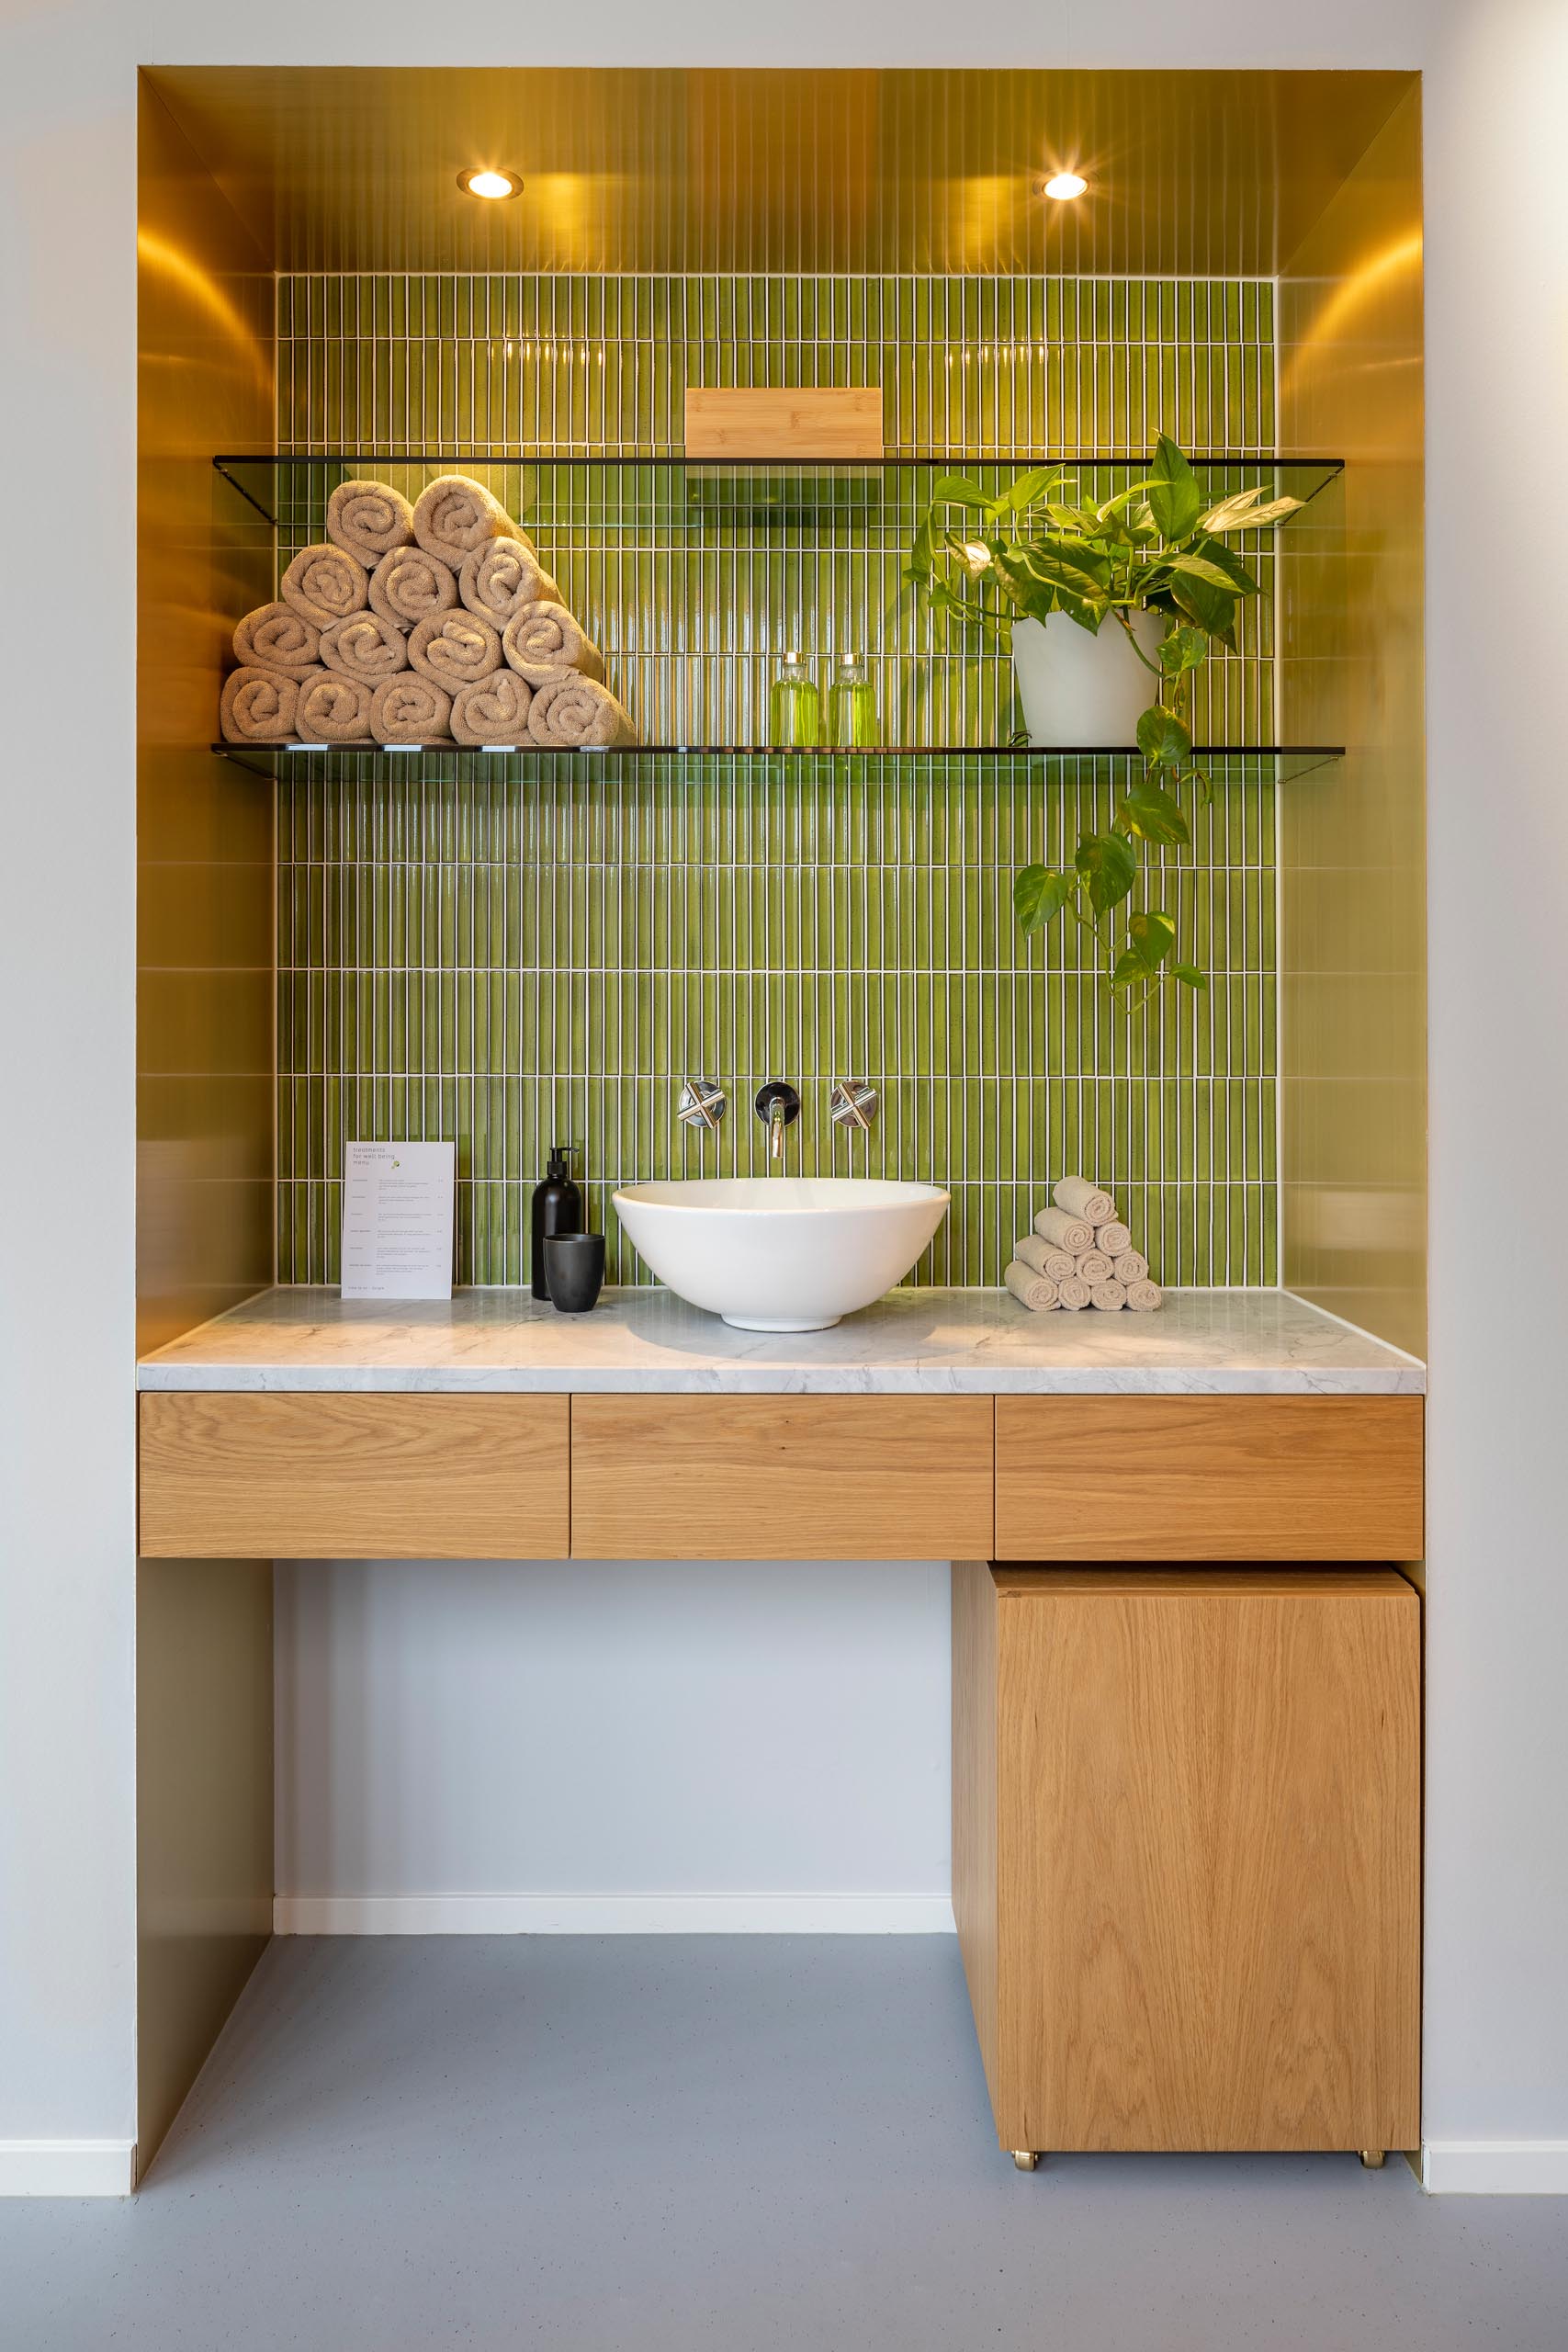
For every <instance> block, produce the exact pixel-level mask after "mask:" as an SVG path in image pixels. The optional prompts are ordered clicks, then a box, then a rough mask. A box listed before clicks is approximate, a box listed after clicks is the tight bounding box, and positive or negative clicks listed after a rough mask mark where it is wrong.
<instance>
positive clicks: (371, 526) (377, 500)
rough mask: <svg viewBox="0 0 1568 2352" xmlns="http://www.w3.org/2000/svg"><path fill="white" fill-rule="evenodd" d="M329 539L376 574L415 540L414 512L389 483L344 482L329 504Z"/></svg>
mask: <svg viewBox="0 0 1568 2352" xmlns="http://www.w3.org/2000/svg"><path fill="white" fill-rule="evenodd" d="M327 537H328V538H329V539H331V540H332V541H333V545H334V546H336V547H340V548H347V549H348V552H349V554H350V555H351V556H353V557H355V560H357V561H358V562H360V563H362V564H363V565H364V566H365V569H366V571H375V569H376V566H377V565H378V563H379V562H380V560H381V558H382V557H383V556H384V555H390V553H391V552H392V549H393V548H406V547H407V545H408V543H409V541H410V540H411V539H412V537H413V508H412V506H411V505H410V504H409V502H408V500H407V499H406V498H405V497H404V496H403V493H402V492H401V491H400V490H394V489H393V488H392V485H391V483H390V482H389V481H340V482H339V484H338V486H337V488H336V489H335V490H334V491H333V494H332V496H331V497H330V498H329V499H328V501H327Z"/></svg>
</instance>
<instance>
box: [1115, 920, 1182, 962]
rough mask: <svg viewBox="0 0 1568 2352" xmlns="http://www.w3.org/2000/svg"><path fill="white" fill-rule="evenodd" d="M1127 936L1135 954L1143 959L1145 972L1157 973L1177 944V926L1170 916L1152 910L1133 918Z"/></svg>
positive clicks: (1128, 926)
mask: <svg viewBox="0 0 1568 2352" xmlns="http://www.w3.org/2000/svg"><path fill="white" fill-rule="evenodd" d="M1127 935H1128V938H1129V939H1130V941H1131V942H1132V945H1133V949H1134V954H1136V955H1138V956H1142V957H1143V960H1144V968H1145V971H1149V972H1157V971H1158V970H1159V968H1160V966H1161V965H1162V964H1163V963H1164V962H1165V959H1166V957H1167V956H1168V955H1169V953H1170V951H1171V949H1172V948H1173V947H1174V946H1175V944H1176V925H1175V924H1174V923H1173V922H1171V919H1170V917H1169V916H1168V915H1167V914H1160V913H1159V912H1157V911H1156V910H1154V909H1152V908H1151V909H1149V910H1146V911H1145V913H1143V914H1138V915H1134V917H1133V920H1132V922H1130V923H1129V924H1128V925H1127Z"/></svg>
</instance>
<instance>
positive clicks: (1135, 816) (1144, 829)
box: [1122, 776, 1192, 849]
mask: <svg viewBox="0 0 1568 2352" xmlns="http://www.w3.org/2000/svg"><path fill="white" fill-rule="evenodd" d="M1122 816H1124V817H1125V818H1126V820H1127V823H1128V826H1129V827H1130V829H1131V830H1132V831H1134V833H1136V834H1137V836H1138V838H1139V840H1140V841H1145V842H1160V843H1161V844H1162V845H1164V846H1165V847H1167V848H1176V849H1184V848H1185V847H1186V845H1187V843H1188V842H1190V840H1191V838H1192V836H1191V834H1190V831H1189V830H1188V825H1187V820H1186V818H1185V817H1184V816H1183V815H1182V813H1181V810H1180V809H1179V807H1178V805H1177V803H1176V802H1175V801H1174V800H1173V799H1172V798H1171V796H1170V794H1169V793H1168V791H1167V790H1166V788H1165V786H1163V785H1162V784H1156V783H1155V782H1154V780H1153V778H1152V777H1150V776H1140V777H1139V779H1138V781H1137V783H1136V784H1134V785H1133V786H1131V787H1130V789H1129V790H1128V793H1127V797H1126V798H1125V799H1124V800H1123V801H1122Z"/></svg>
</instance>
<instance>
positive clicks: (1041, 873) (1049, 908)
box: [1012, 865, 1078, 931]
mask: <svg viewBox="0 0 1568 2352" xmlns="http://www.w3.org/2000/svg"><path fill="white" fill-rule="evenodd" d="M1077 887H1078V877H1077V875H1076V874H1054V873H1053V872H1052V871H1051V868H1050V867H1049V866H1048V865H1026V866H1025V867H1024V869H1023V871H1022V873H1021V874H1020V875H1018V876H1015V878H1014V881H1013V886H1012V905H1013V912H1014V914H1015V915H1016V916H1017V917H1018V921H1019V927H1020V929H1021V930H1022V931H1042V930H1043V928H1044V926H1045V925H1046V924H1047V923H1048V922H1050V921H1051V920H1052V918H1053V916H1055V915H1059V914H1060V913H1061V911H1062V909H1063V908H1064V907H1065V906H1066V903H1067V901H1068V899H1070V898H1071V897H1072V895H1073V892H1074V891H1075V890H1076V889H1077Z"/></svg>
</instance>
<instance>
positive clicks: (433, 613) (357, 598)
mask: <svg viewBox="0 0 1568 2352" xmlns="http://www.w3.org/2000/svg"><path fill="white" fill-rule="evenodd" d="M234 653H235V657H236V659H237V661H238V662H239V665H240V666H239V668H238V669H237V670H234V671H232V672H231V674H230V676H229V677H228V679H227V680H226V681H225V684H224V687H223V701H222V709H221V715H220V723H221V726H222V729H223V738H224V741H226V742H230V743H290V742H293V743H332V744H344V743H357V744H370V743H429V742H441V741H447V740H451V741H456V742H458V743H461V744H465V745H468V746H474V747H477V746H479V745H483V744H506V745H513V744H515V745H516V746H518V747H519V748H520V749H523V750H544V751H550V752H559V751H581V750H586V749H592V750H604V751H609V750H614V749H615V747H616V746H617V745H621V744H627V743H635V742H636V741H637V733H636V730H635V729H634V728H633V726H632V722H631V720H630V718H628V717H627V715H626V711H625V710H624V709H623V708H622V707H621V705H620V704H619V703H618V702H617V701H616V700H615V695H613V694H612V693H611V692H610V689H609V688H608V686H607V685H606V684H604V657H603V655H602V654H601V653H600V651H599V650H598V648H597V646H595V645H593V644H592V642H591V641H590V639H589V638H588V635H587V633H586V631H585V630H584V629H583V628H581V624H580V623H579V622H577V621H576V620H574V619H573V618H572V616H571V614H570V611H569V610H568V609H567V606H566V604H565V602H564V601H563V599H562V596H561V592H560V588H559V585H558V582H556V581H555V580H553V579H552V578H551V576H550V574H549V573H548V572H547V571H546V570H545V568H544V566H543V564H542V563H541V562H540V560H539V553H538V549H537V548H536V547H535V545H534V542H533V541H532V539H530V538H529V537H528V536H527V534H526V533H525V532H524V531H522V530H520V529H519V528H518V526H517V525H516V524H515V523H514V522H513V520H512V517H511V516H510V515H508V514H507V512H506V510H505V508H504V507H502V505H500V504H499V503H497V501H496V500H495V499H494V498H492V497H491V493H490V492H489V491H488V490H486V489H485V487H484V485H483V483H482V482H477V481H469V480H468V477H467V475H465V474H443V475H442V476H441V477H440V479H439V480H438V481H433V482H432V483H431V484H430V485H429V487H428V489H426V490H425V491H423V492H422V493H421V495H420V497H419V499H418V501H417V502H416V503H414V504H412V505H411V504H410V503H409V501H408V500H407V499H406V498H405V497H404V496H403V494H402V492H400V491H398V490H394V489H393V488H392V487H391V485H390V484H389V482H384V481H344V482H340V483H339V484H338V487H337V488H336V490H334V491H333V494H332V499H331V502H330V503H329V505H328V507H327V536H326V537H325V539H323V540H322V541H321V543H320V544H319V545H318V546H315V547H309V548H302V549H301V551H300V552H299V555H297V556H296V557H295V558H294V560H293V562H292V563H291V564H290V565H289V566H288V571H286V572H285V573H284V575H283V580H282V583H281V587H280V590H279V594H278V599H277V602H276V604H271V605H261V606H259V607H258V609H257V610H256V611H255V612H254V613H247V614H246V615H245V617H244V619H243V621H242V622H241V623H240V625H239V627H238V628H236V629H235V631H234Z"/></svg>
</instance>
